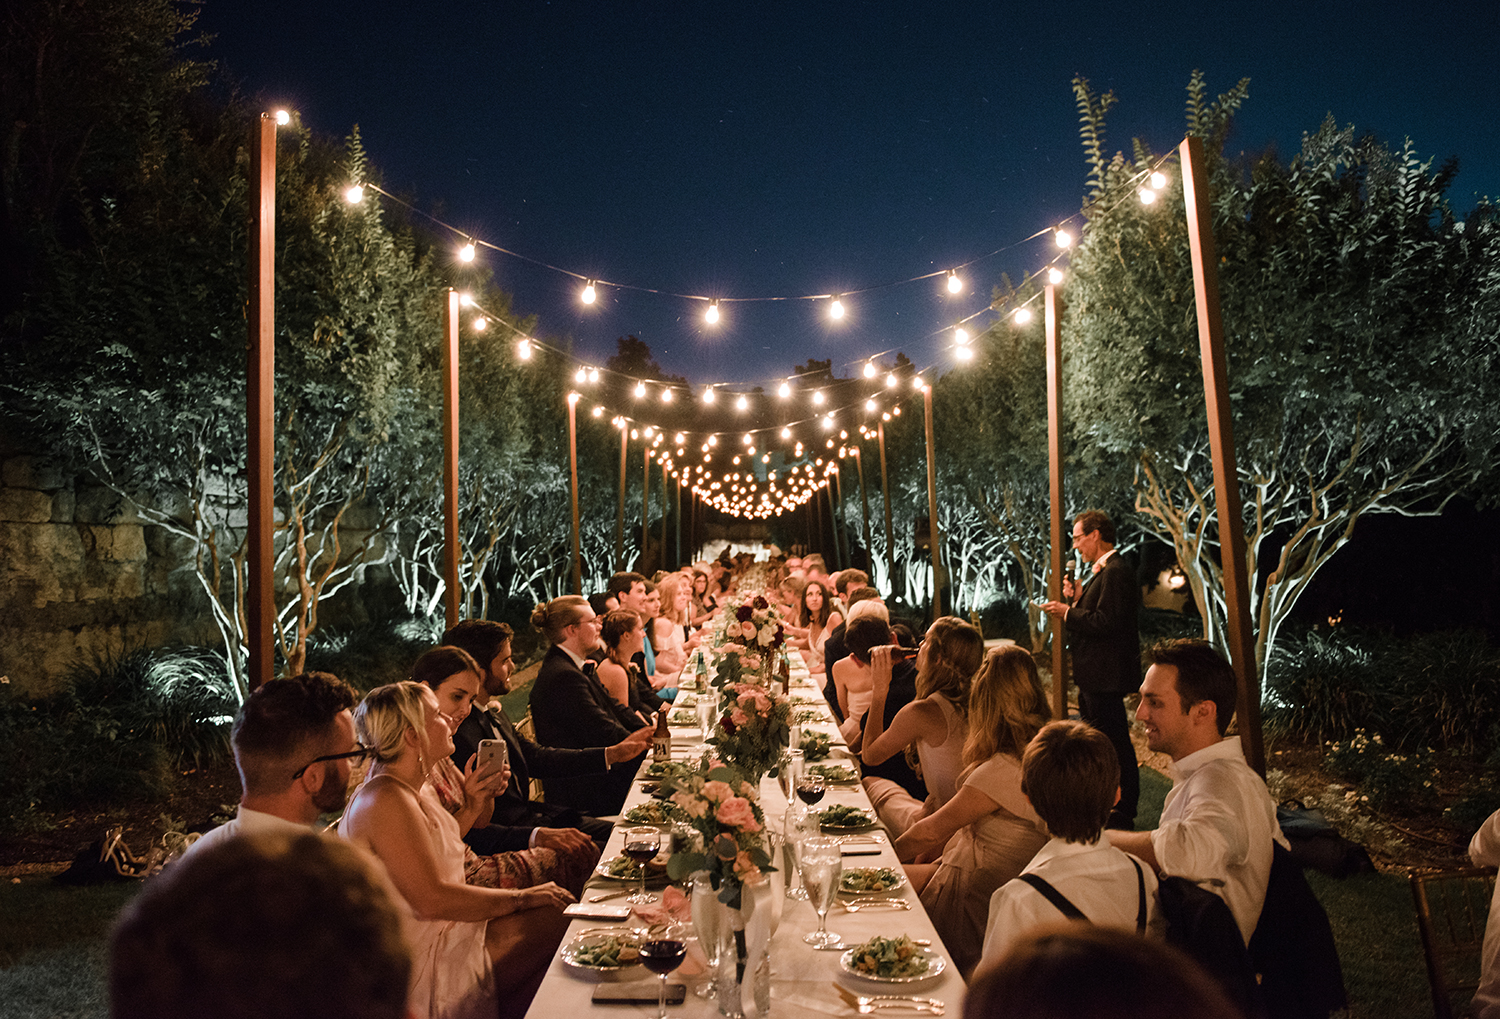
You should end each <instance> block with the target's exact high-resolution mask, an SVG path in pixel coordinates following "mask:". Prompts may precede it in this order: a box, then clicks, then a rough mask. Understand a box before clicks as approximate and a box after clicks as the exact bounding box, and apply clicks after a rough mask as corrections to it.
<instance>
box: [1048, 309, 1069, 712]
mask: <svg viewBox="0 0 1500 1019" xmlns="http://www.w3.org/2000/svg"><path fill="white" fill-rule="evenodd" d="M1045 293H1046V302H1047V494H1048V496H1049V498H1050V501H1051V503H1052V534H1051V538H1052V570H1051V574H1050V576H1049V577H1048V578H1047V600H1048V601H1061V600H1062V578H1063V557H1064V555H1065V552H1064V546H1063V532H1064V528H1065V526H1066V524H1065V521H1064V519H1063V513H1064V512H1065V508H1064V506H1063V477H1062V339H1061V337H1060V335H1059V332H1058V321H1057V319H1058V303H1057V288H1056V287H1054V286H1053V285H1052V284H1050V283H1049V284H1047V289H1046V291H1045ZM1049 618H1050V619H1051V627H1052V716H1053V717H1054V718H1067V717H1068V659H1067V655H1066V654H1065V653H1064V651H1063V649H1064V646H1065V645H1066V643H1067V639H1068V635H1067V627H1066V626H1065V625H1064V624H1063V621H1062V620H1061V619H1057V618H1054V617H1049Z"/></svg>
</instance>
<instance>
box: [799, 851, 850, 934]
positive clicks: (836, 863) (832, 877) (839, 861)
mask: <svg viewBox="0 0 1500 1019" xmlns="http://www.w3.org/2000/svg"><path fill="white" fill-rule="evenodd" d="M843 873H844V857H843V852H842V850H841V849H840V845H839V840H838V839H833V838H828V837H826V836H822V835H819V836H815V837H813V838H809V839H804V840H803V841H802V887H803V888H805V889H807V899H808V901H809V902H811V903H812V906H813V909H814V910H816V911H817V914H818V929H817V930H816V931H813V932H812V933H811V934H804V935H803V936H802V940H803V941H805V942H807V943H808V944H809V945H812V946H813V947H815V948H827V947H829V946H830V945H837V944H839V943H840V942H841V941H842V940H843V939H842V938H841V937H839V935H837V934H831V933H829V931H828V910H829V908H830V907H832V905H833V899H834V896H835V895H836V894H837V892H838V887H839V879H840V878H841V877H842V876H843Z"/></svg>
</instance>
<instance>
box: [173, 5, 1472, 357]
mask: <svg viewBox="0 0 1500 1019" xmlns="http://www.w3.org/2000/svg"><path fill="white" fill-rule="evenodd" d="M1217 6H1218V5H1207V4H1186V3H1157V4H1150V5H1126V4H1112V5H1108V6H1107V7H1102V8H1090V7H1085V6H1080V5H1074V6H1061V5H1057V6H1051V5H1046V4H1027V5H1020V4H1013V5H999V4H947V5H937V4H934V5H901V6H897V5H894V4H878V3H865V4H840V5H827V4H812V5H781V4H757V5H727V4H666V3H655V4H641V3H631V4H614V3H550V4H548V3H503V4H493V3H490V4H486V3H473V2H469V3H462V2H460V3H449V4H444V5H429V4H394V3H379V2H366V3H357V4H356V3H349V2H343V0H324V2H322V3H318V4H306V3H297V4H292V3H287V2H284V0H259V2H256V3H253V4H252V3H244V2H240V3H230V2H228V0H208V2H207V3H206V4H205V5H204V7H203V12H204V13H203V17H202V20H201V22H200V27H202V28H203V29H205V30H206V31H208V32H212V33H216V34H217V39H216V40H215V42H214V43H213V45H212V47H211V49H210V55H211V56H213V57H215V58H217V59H218V60H220V61H221V63H222V64H223V65H224V68H225V70H226V71H227V73H228V74H229V75H230V76H231V78H233V79H234V80H236V81H238V82H239V83H240V84H241V85H242V87H243V89H244V90H245V91H246V92H247V93H249V94H251V95H253V96H256V97H258V98H261V99H263V100H264V101H265V103H266V105H267V107H268V108H270V107H271V106H275V105H280V104H286V105H288V106H290V107H292V108H294V109H295V110H296V111H298V113H299V115H300V116H301V118H302V120H303V122H304V123H306V124H309V125H311V126H312V127H314V128H315V129H317V130H318V131H320V132H324V133H327V134H332V135H339V136H341V135H343V134H345V133H347V131H348V130H349V128H350V125H352V124H355V123H357V124H359V126H360V130H361V132H362V135H363V138H364V142H365V145H366V147H367V149H368V151H369V154H370V158H371V159H372V160H373V161H374V162H375V163H376V164H377V165H378V166H379V167H380V170H381V172H382V174H383V177H384V182H385V186H386V187H387V188H388V189H389V190H392V191H394V192H396V193H398V194H402V195H408V196H411V197H412V198H413V200H414V201H415V202H416V204H417V205H418V206H419V207H420V208H421V209H423V211H427V212H431V213H433V214H435V215H437V216H439V217H440V218H442V219H443V220H445V221H447V222H450V223H452V224H454V225H455V226H458V227H460V228H462V229H464V230H466V231H471V232H472V233H473V234H474V235H475V236H477V237H479V238H481V239H483V240H487V241H490V242H492V243H495V244H498V245H500V246H502V247H505V248H509V249H511V250H513V251H515V252H518V253H520V254H523V255H525V256H527V257H529V258H530V259H534V260H536V261H539V262H545V263H550V264H551V265H555V266H561V267H564V268H567V269H570V270H572V271H574V272H577V273H581V274H584V275H588V276H595V277H598V278H600V279H603V280H608V281H614V282H618V283H625V284H631V285H634V286H638V287H644V288H651V289H654V290H661V291H669V292H672V293H677V294H688V295H704V296H715V297H720V298H724V299H729V298H743V297H796V296H800V295H807V294H827V293H837V292H850V291H856V290H862V289H866V288H873V287H882V289H877V290H874V291H872V292H869V293H865V294H861V295H858V296H855V297H851V298H849V299H848V300H847V301H846V303H847V304H848V306H849V309H850V313H849V315H848V317H847V318H846V319H845V320H844V321H843V322H841V323H838V324H834V323H832V322H831V321H830V319H829V318H828V315H827V302H826V301H822V302H812V301H801V300H794V301H782V302H767V303H748V304H745V303H740V304H725V305H724V306H723V319H722V320H721V322H720V323H719V324H718V325H717V326H715V327H709V326H707V325H705V324H704V323H703V320H702V313H703V311H704V309H705V308H706V304H705V303H702V302H696V303H695V302H688V301H685V300H682V299H680V298H675V297H669V296H660V295H655V294H649V293H639V292H634V291H629V290H615V289H610V288H607V287H606V288H601V296H600V301H599V303H597V304H596V305H594V306H593V307H591V308H586V307H585V306H584V305H582V304H581V303H580V302H579V301H578V299H577V293H578V290H579V286H580V285H579V284H578V283H577V282H576V281H574V280H573V279H572V278H570V277H567V276H564V275H561V274H558V273H555V272H551V271H548V270H546V269H542V268H539V267H538V266H535V265H532V264H530V263H528V262H527V261H524V260H521V259H516V258H511V257H508V256H505V255H501V254H499V253H497V252H493V251H489V252H485V251H482V252H481V258H482V260H483V261H484V263H485V264H486V265H487V266H488V267H489V268H490V269H491V270H492V271H493V273H494V277H495V280H496V282H497V284H498V285H499V286H500V287H501V288H502V289H505V290H507V291H510V292H511V293H513V294H514V295H515V297H516V301H517V308H518V310H520V311H523V312H532V313H535V314H537V315H538V316H539V325H538V329H537V331H538V333H539V334H540V335H542V336H547V337H557V338H559V339H564V340H567V341H570V342H572V343H573V344H574V349H575V350H576V351H577V352H578V353H579V354H580V356H584V357H587V358H590V359H592V360H595V361H597V362H602V361H603V360H604V359H605V358H606V357H608V356H609V355H610V354H611V353H613V351H614V343H615V339H616V337H619V336H622V335H625V334H627V333H633V334H635V335H638V336H640V337H641V338H642V339H643V340H645V341H646V342H647V343H648V344H649V345H650V346H651V349H652V351H653V353H654V354H655V356H656V357H657V359H658V360H659V361H660V362H661V363H662V365H663V367H665V368H666V369H668V370H669V371H672V372H676V373H679V374H682V375H685V376H687V377H688V378H689V379H690V380H691V381H692V382H694V383H696V384H701V383H706V382H727V383H731V384H738V385H740V386H744V387H749V386H753V385H770V384H773V382H774V380H775V379H777V378H778V377H780V376H783V375H786V374H788V373H790V371H791V369H792V368H793V366H794V365H796V364H797V363H800V362H802V361H805V360H806V359H808V358H810V357H812V358H820V359H823V358H829V359H832V361H833V363H834V367H835V370H838V369H840V368H841V367H842V366H845V365H852V364H855V363H857V362H861V361H863V360H864V359H865V358H866V357H869V356H873V355H878V354H880V353H882V352H887V351H895V350H903V351H905V352H906V353H907V354H908V355H909V356H910V357H911V358H912V360H913V361H915V362H916V363H917V364H918V365H919V366H926V365H928V364H933V363H937V364H940V365H945V364H946V361H945V358H946V356H947V355H946V354H944V353H943V348H944V347H945V346H946V344H947V342H948V339H947V337H951V328H952V326H953V324H954V323H955V321H957V320H958V319H960V318H967V317H969V316H974V315H976V313H978V317H977V318H975V319H974V324H975V325H976V326H978V327H980V328H982V327H983V326H984V325H987V324H988V323H989V322H990V321H992V320H993V319H992V316H991V315H990V314H989V313H987V312H984V311H983V309H984V308H985V306H986V305H987V304H988V303H989V297H990V292H991V288H992V287H993V286H994V285H995V283H996V282H997V281H998V280H999V277H1000V274H1001V273H1002V272H1007V273H1009V274H1010V275H1011V277H1012V279H1015V280H1019V279H1020V277H1021V276H1023V275H1024V274H1026V273H1027V272H1030V271H1035V270H1037V269H1038V268H1040V267H1041V266H1042V265H1043V264H1044V263H1045V261H1046V260H1047V259H1049V258H1051V257H1052V255H1053V254H1054V253H1055V248H1053V247H1052V246H1051V242H1050V239H1046V238H1044V239H1037V240H1031V241H1029V242H1028V241H1025V239H1026V238H1027V237H1029V236H1031V235H1032V234H1034V233H1036V232H1037V231H1039V230H1042V229H1044V228H1046V227H1049V226H1051V225H1053V224H1056V223H1058V222H1059V221H1061V220H1063V219H1065V218H1067V217H1069V216H1072V215H1074V214H1075V213H1076V212H1077V210H1078V208H1079V206H1080V204H1081V201H1082V196H1083V192H1084V178H1085V172H1086V169H1085V165H1084V162H1083V152H1082V147H1081V144H1080V142H1079V138H1078V116H1077V112H1076V110H1075V107H1074V102H1073V95H1072V90H1071V88H1070V84H1069V83H1070V80H1071V78H1072V76H1073V75H1074V74H1075V73H1076V74H1082V75H1083V76H1085V77H1087V78H1089V79H1090V80H1091V81H1092V83H1093V85H1094V87H1095V88H1096V89H1097V90H1098V91H1101V92H1102V91H1104V90H1107V89H1113V90H1115V92H1116V93H1117V94H1118V96H1119V100H1120V101H1119V104H1118V105H1117V106H1116V107H1115V109H1114V110H1113V111H1112V112H1111V115H1110V133H1109V136H1108V139H1107V142H1108V147H1109V150H1110V151H1111V152H1113V151H1115V150H1118V149H1126V150H1128V148H1129V145H1130V140H1131V138H1132V137H1136V136H1139V137H1141V138H1142V139H1143V140H1145V141H1146V142H1147V143H1148V144H1149V145H1150V146H1151V147H1152V148H1154V149H1155V150H1156V151H1157V152H1165V151H1167V150H1169V149H1171V148H1173V147H1175V146H1176V144H1177V143H1178V142H1179V141H1180V140H1181V136H1182V133H1183V124H1184V120H1183V109H1184V105H1185V101H1186V93H1185V86H1186V84H1187V81H1188V77H1189V75H1190V73H1191V72H1192V70H1193V69H1194V68H1201V69H1203V70H1204V71H1205V72H1206V74H1207V77H1208V85H1209V89H1210V91H1211V92H1212V93H1213V94H1218V93H1220V92H1224V91H1227V90H1228V89H1229V88H1231V87H1232V86H1233V85H1234V84H1235V82H1236V81H1238V80H1239V79H1240V78H1241V77H1249V78H1250V79H1251V83H1250V98H1249V101H1248V102H1247V103H1246V105H1245V106H1244V107H1243V109H1242V111H1241V113H1240V115H1239V117H1238V118H1237V121H1236V124H1237V128H1236V131H1235V133H1234V135H1233V136H1232V137H1231V139H1230V144H1229V149H1230V151H1232V152H1240V151H1244V152H1249V153H1258V152H1261V151H1263V150H1265V149H1266V148H1267V147H1270V146H1274V147H1276V148H1277V149H1278V150H1279V151H1280V152H1281V153H1282V154H1283V156H1290V155H1291V154H1292V153H1293V152H1295V151H1296V150H1297V149H1298V147H1299V145H1300V139H1301V136H1302V133H1303V132H1304V131H1311V130H1315V129H1316V128H1317V127H1318V126H1319V124H1320V123H1321V121H1322V120H1323V118H1324V117H1325V115H1327V114H1329V113H1331V114H1332V115H1333V116H1334V118H1335V119H1336V120H1337V121H1338V122H1339V123H1340V124H1348V123H1353V124H1354V125H1355V126H1356V127H1357V128H1359V129H1360V130H1361V131H1362V132H1363V131H1368V132H1373V133H1375V134H1376V135H1377V136H1379V137H1381V138H1382V139H1384V140H1386V141H1387V142H1388V143H1390V144H1391V145H1392V146H1393V147H1397V146H1399V144H1400V143H1401V141H1402V139H1403V138H1405V137H1408V136H1409V137H1411V138H1412V139H1413V141H1414V142H1415V144H1416V148H1417V151H1418V152H1419V153H1421V154H1422V155H1423V156H1424V157H1436V159H1437V160H1438V161H1439V162H1441V161H1442V160H1443V159H1445V158H1447V157H1449V156H1457V157H1459V159H1460V162H1461V167H1462V169H1461V172H1460V174H1459V176H1458V179H1457V183H1456V185H1455V187H1454V188H1453V189H1452V191H1451V192H1450V197H1451V199H1452V201H1453V204H1454V206H1455V208H1456V209H1457V211H1458V212H1459V213H1460V214H1463V213H1466V212H1468V211H1469V210H1470V209H1471V208H1472V207H1473V205H1474V203H1475V197H1476V195H1479V194H1490V195H1497V196H1500V126H1497V124H1500V118H1497V117H1496V116H1495V115H1494V112H1493V109H1492V108H1490V106H1489V105H1488V99H1487V97H1488V95H1489V87H1490V85H1491V79H1492V77H1493V67H1494V56H1495V54H1496V53H1497V52H1500V18H1496V17H1495V16H1494V10H1493V8H1489V6H1488V5H1438V6H1430V5H1429V6H1425V7H1422V8H1417V7H1414V6H1413V5H1411V4H1400V5H1397V4H1394V3H1370V2H1366V3H1299V4H1271V3H1258V4H1246V5H1238V6H1237V9H1236V10H1234V11H1232V12H1228V13H1212V14H1209V15H1208V16H1207V19H1206V20H1200V21H1196V22H1195V21H1194V20H1193V19H1194V17H1196V16H1200V15H1202V14H1204V12H1207V11H1213V10H1214V8H1215V7H1217ZM1137 11H1139V12H1141V13H1137ZM1465 11H1467V12H1468V13H1464V12H1465ZM1486 68H1489V69H1490V70H1485V69H1486ZM1000 249H1003V250H1000ZM997 250H1000V253H999V254H994V255H991V253H992V252H996V251H997ZM984 256H989V257H984ZM976 259H978V260H979V261H977V263H976V264H973V265H971V266H970V267H969V268H968V269H967V270H965V271H964V273H963V275H964V278H965V281H966V284H967V286H966V289H965V291H964V293H963V294H962V295H961V296H959V297H957V298H954V297H951V296H949V295H948V294H947V292H946V290H945V289H944V288H943V286H942V284H943V280H942V278H940V277H939V278H934V279H929V280H923V281H921V282H915V283H907V284H905V285H901V286H883V285H885V284H893V283H897V282H898V281H902V280H907V279H910V278H912V277H916V276H920V275H923V274H925V273H929V272H934V271H937V270H946V269H948V268H950V267H953V266H956V265H961V264H964V263H970V262H974V261H975V260H976ZM457 281H458V282H459V283H460V284H461V283H462V280H461V279H458V280H457Z"/></svg>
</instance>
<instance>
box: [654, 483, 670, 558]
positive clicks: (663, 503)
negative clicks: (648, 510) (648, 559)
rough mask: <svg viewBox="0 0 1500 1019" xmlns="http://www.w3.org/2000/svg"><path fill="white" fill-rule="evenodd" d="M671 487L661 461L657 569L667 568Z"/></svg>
mask: <svg viewBox="0 0 1500 1019" xmlns="http://www.w3.org/2000/svg"><path fill="white" fill-rule="evenodd" d="M671 487H672V477H671V475H669V474H668V473H667V462H666V461H665V460H663V461H661V561H660V562H658V563H657V564H656V568H657V569H658V570H664V569H666V568H667V493H668V492H669V491H670V489H671Z"/></svg>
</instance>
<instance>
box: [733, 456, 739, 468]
mask: <svg viewBox="0 0 1500 1019" xmlns="http://www.w3.org/2000/svg"><path fill="white" fill-rule="evenodd" d="M739 464H740V458H739V457H738V456H736V457H735V458H734V465H735V466H736V467H738V466H739Z"/></svg>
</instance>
